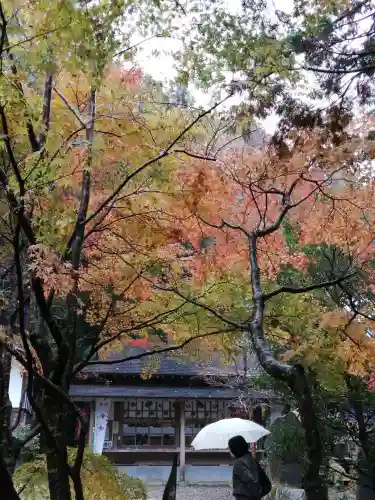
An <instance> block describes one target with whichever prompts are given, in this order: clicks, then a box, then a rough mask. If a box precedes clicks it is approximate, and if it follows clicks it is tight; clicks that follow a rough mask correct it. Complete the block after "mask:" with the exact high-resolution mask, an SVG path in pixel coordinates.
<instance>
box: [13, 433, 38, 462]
mask: <svg viewBox="0 0 375 500" xmlns="http://www.w3.org/2000/svg"><path fill="white" fill-rule="evenodd" d="M30 430H31V425H28V424H26V425H19V426H18V427H17V429H16V430H15V431H14V432H13V436H14V437H15V438H16V439H20V440H21V441H22V440H23V439H25V437H26V436H27V435H28V434H29V432H30ZM39 451H40V439H39V436H35V437H34V438H33V439H31V440H30V441H29V442H28V443H27V444H26V445H25V446H24V447H23V448H22V461H23V462H26V461H29V460H34V459H35V458H36V457H37V455H38V453H39Z"/></svg>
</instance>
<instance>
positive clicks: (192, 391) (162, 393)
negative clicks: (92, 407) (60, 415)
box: [69, 384, 265, 399]
mask: <svg viewBox="0 0 375 500" xmlns="http://www.w3.org/2000/svg"><path fill="white" fill-rule="evenodd" d="M69 394H70V396H72V397H74V398H79V397H112V398H116V397H132V398H135V397H136V398H173V399H198V398H202V399H207V398H212V399H236V398H237V397H238V394H237V393H236V391H234V390H230V389H223V388H217V387H207V388H206V387H198V388H195V387H162V386H147V387H140V386H136V385H134V386H130V385H127V386H124V385H122V386H118V385H111V384H104V385H84V384H82V385H73V386H71V388H70V391H69ZM252 396H253V397H257V396H259V399H264V398H265V396H264V394H260V393H259V394H257V393H255V392H254V393H253V392H252Z"/></svg>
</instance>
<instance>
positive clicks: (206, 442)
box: [191, 418, 269, 450]
mask: <svg viewBox="0 0 375 500" xmlns="http://www.w3.org/2000/svg"><path fill="white" fill-rule="evenodd" d="M267 434H269V431H267V429H265V428H264V427H262V426H261V425H258V424H256V423H255V422H252V421H251V420H243V419H242V418H225V419H224V420H219V421H218V422H214V423H213V424H209V425H206V427H204V428H203V429H202V430H201V431H200V432H198V434H197V435H196V437H195V439H194V441H193V442H192V443H191V445H192V447H193V448H194V449H195V450H225V449H227V448H228V441H229V439H230V438H232V437H234V436H242V437H244V438H245V440H246V442H247V443H255V442H256V441H258V440H259V439H260V438H262V437H263V436H267Z"/></svg>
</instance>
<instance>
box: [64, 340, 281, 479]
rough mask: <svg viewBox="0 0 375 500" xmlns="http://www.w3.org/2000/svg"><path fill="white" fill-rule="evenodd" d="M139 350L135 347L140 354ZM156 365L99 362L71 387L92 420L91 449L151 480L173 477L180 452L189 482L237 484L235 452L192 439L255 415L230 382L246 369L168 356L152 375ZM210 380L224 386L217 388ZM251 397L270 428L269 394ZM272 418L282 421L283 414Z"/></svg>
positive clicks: (259, 417) (182, 476)
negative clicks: (216, 425) (222, 422)
mask: <svg viewBox="0 0 375 500" xmlns="http://www.w3.org/2000/svg"><path fill="white" fill-rule="evenodd" d="M137 352H139V351H138V350H137V349H133V352H132V354H136V353H137ZM148 363H149V360H147V359H146V358H142V359H138V360H132V361H127V362H123V363H118V364H111V365H94V366H92V367H90V368H88V369H86V370H85V371H84V376H83V377H81V378H80V379H78V380H77V381H76V383H75V384H74V385H73V386H72V387H71V391H70V393H71V396H72V397H73V398H74V400H75V401H76V402H77V403H78V404H79V406H80V407H81V408H82V409H84V410H85V412H86V413H87V416H88V418H89V421H90V432H89V438H88V439H89V446H90V447H91V448H92V450H93V451H94V452H95V453H104V454H106V455H107V456H108V457H109V458H110V459H111V460H112V461H113V462H115V463H116V465H117V466H118V467H119V468H120V469H124V470H126V471H128V472H130V473H131V474H133V475H135V476H138V477H141V478H142V479H146V480H147V481H148V482H153V481H155V482H159V481H164V480H166V479H167V477H168V474H169V470H170V466H171V463H172V457H173V455H174V454H176V453H178V454H179V464H180V480H181V481H184V480H186V481H190V482H200V481H205V482H207V481H209V480H210V479H211V480H212V481H214V482H219V481H223V482H226V481H228V480H230V464H231V462H232V460H231V457H230V455H229V453H228V451H227V450H222V451H207V452H206V451H201V452H196V451H194V450H193V449H192V447H191V442H192V441H193V439H194V437H195V435H196V434H197V433H198V432H199V430H200V429H201V428H203V427H204V426H205V425H207V424H209V423H211V422H214V421H216V420H219V419H222V418H225V417H231V416H241V417H244V418H246V417H248V415H247V414H246V411H245V412H243V411H242V410H241V405H239V402H238V391H237V390H236V389H234V387H232V388H231V384H230V383H228V384H226V383H225V382H224V381H226V382H228V381H229V380H230V379H231V378H232V377H233V379H234V378H236V377H238V370H236V369H234V368H231V367H229V368H222V367H220V366H219V364H214V363H210V364H207V365H203V364H194V363H191V362H188V361H186V360H184V359H182V358H177V357H174V358H170V357H167V356H163V357H161V359H160V366H159V368H158V369H156V370H155V372H154V374H153V375H152V376H151V377H150V378H145V377H144V376H143V374H144V371H145V367H146V366H147V364H148ZM255 369H256V368H255ZM208 378H211V379H212V378H214V379H216V380H218V381H220V380H221V381H222V383H218V384H215V385H212V383H209V382H208ZM249 398H250V400H251V401H250V403H251V406H252V408H253V409H252V415H251V417H252V418H253V419H254V420H256V421H258V422H259V423H261V424H264V423H265V420H266V419H267V418H269V417H270V404H269V401H268V400H267V398H266V397H265V395H264V393H262V394H261V393H251V394H250V395H249ZM272 413H273V414H274V416H275V417H276V416H277V409H276V412H274V411H272Z"/></svg>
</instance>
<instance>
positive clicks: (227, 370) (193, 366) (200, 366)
mask: <svg viewBox="0 0 375 500" xmlns="http://www.w3.org/2000/svg"><path fill="white" fill-rule="evenodd" d="M141 352H144V351H143V350H142V349H138V348H135V347H132V348H130V349H127V351H126V356H134V355H137V354H139V353H141ZM114 357H115V356H113V357H112V358H110V359H113V358H114ZM117 357H123V355H119V354H117ZM159 360H160V366H159V367H158V368H157V369H156V370H155V374H156V375H158V374H159V375H176V376H190V377H193V376H198V377H204V376H210V375H211V376H214V375H224V376H225V375H236V374H238V370H242V369H243V368H242V366H241V364H240V363H238V364H237V366H236V367H235V366H223V365H222V364H220V362H219V360H216V361H209V362H207V363H195V362H193V361H191V360H188V359H187V358H186V357H182V356H180V357H178V356H173V357H172V356H168V355H166V354H165V355H160V356H159ZM149 363H150V358H148V357H143V358H141V359H133V360H129V361H123V362H120V363H116V364H110V365H104V364H98V365H91V366H89V367H87V368H85V370H84V371H85V372H86V373H87V372H91V373H99V374H101V373H102V374H104V373H107V374H119V375H140V374H141V373H142V371H143V370H144V369H145V368H146V367H147V366H148V365H149ZM248 371H249V373H251V372H259V368H258V365H257V362H256V359H255V357H254V359H251V360H250V361H248Z"/></svg>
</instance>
